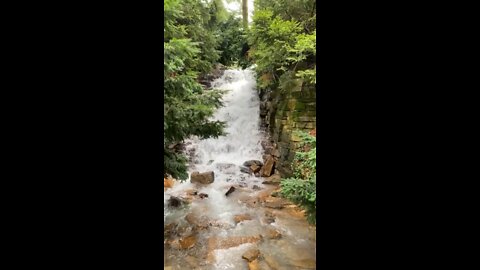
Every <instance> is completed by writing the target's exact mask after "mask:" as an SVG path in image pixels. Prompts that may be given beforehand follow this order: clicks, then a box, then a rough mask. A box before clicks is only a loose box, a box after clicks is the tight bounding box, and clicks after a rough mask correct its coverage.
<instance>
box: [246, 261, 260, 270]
mask: <svg viewBox="0 0 480 270" xmlns="http://www.w3.org/2000/svg"><path fill="white" fill-rule="evenodd" d="M260 269H261V268H260V265H259V263H258V260H253V261H251V262H249V263H248V270H260Z"/></svg>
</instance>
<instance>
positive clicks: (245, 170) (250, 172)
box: [240, 166, 252, 174]
mask: <svg viewBox="0 0 480 270" xmlns="http://www.w3.org/2000/svg"><path fill="white" fill-rule="evenodd" d="M240 171H241V172H243V173H248V174H252V171H251V170H250V168H249V167H244V166H240Z"/></svg>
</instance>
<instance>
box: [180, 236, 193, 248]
mask: <svg viewBox="0 0 480 270" xmlns="http://www.w3.org/2000/svg"><path fill="white" fill-rule="evenodd" d="M178 242H179V243H180V247H181V248H182V249H189V248H192V247H193V246H195V244H196V243H197V237H196V236H194V235H191V236H188V237H185V238H183V239H180V240H179V241H178Z"/></svg>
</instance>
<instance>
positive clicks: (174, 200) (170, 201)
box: [168, 196, 187, 207]
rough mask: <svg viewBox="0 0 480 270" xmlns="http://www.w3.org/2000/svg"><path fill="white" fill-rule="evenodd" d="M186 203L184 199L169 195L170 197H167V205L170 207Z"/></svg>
mask: <svg viewBox="0 0 480 270" xmlns="http://www.w3.org/2000/svg"><path fill="white" fill-rule="evenodd" d="M186 203H187V202H186V201H184V200H182V199H180V198H178V197H175V196H171V197H170V199H168V206H170V207H179V206H181V205H183V204H186Z"/></svg>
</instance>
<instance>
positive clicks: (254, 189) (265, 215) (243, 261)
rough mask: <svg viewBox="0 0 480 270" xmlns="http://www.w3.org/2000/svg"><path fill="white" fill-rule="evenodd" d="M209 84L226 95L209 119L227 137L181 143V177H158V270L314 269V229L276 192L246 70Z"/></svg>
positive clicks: (252, 84) (276, 177) (272, 160)
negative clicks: (184, 166)
mask: <svg viewBox="0 0 480 270" xmlns="http://www.w3.org/2000/svg"><path fill="white" fill-rule="evenodd" d="M212 85H213V87H217V88H223V89H224V90H229V91H228V93H227V94H226V95H225V97H224V103H225V107H223V108H221V109H220V110H219V111H218V112H217V114H216V116H215V117H216V118H217V119H218V120H222V121H226V122H227V124H228V126H227V130H226V131H227V133H228V134H227V135H226V136H222V137H219V138H216V139H208V140H198V139H195V138H194V139H192V140H191V141H189V142H187V144H186V146H185V152H187V153H189V154H190V161H191V162H190V170H189V175H190V177H189V179H188V180H187V181H185V182H183V183H181V182H179V181H176V180H174V179H171V178H166V179H164V184H165V202H164V210H165V215H164V220H165V227H164V248H165V251H164V259H165V265H164V266H165V269H172V270H173V269H182V270H183V269H208V270H210V269H267V270H268V269H315V266H316V260H315V255H316V254H315V253H316V248H315V245H316V239H315V227H314V226H311V225H309V224H308V223H307V221H306V219H305V217H304V212H303V211H302V210H301V209H299V208H298V207H297V206H295V205H294V204H292V203H291V202H289V201H288V200H285V199H283V198H281V197H279V196H278V194H277V191H278V185H279V183H280V178H281V177H280V175H279V173H278V170H276V168H275V165H276V160H275V156H274V155H271V154H266V153H270V151H269V150H267V149H268V148H269V147H270V146H269V143H268V140H267V138H266V136H265V134H264V133H262V131H261V130H260V127H259V111H258V107H259V102H258V96H257V94H256V90H255V79H254V76H253V72H252V71H250V70H226V71H225V73H224V74H223V76H222V77H221V78H220V79H218V80H216V81H214V82H213V83H212Z"/></svg>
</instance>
